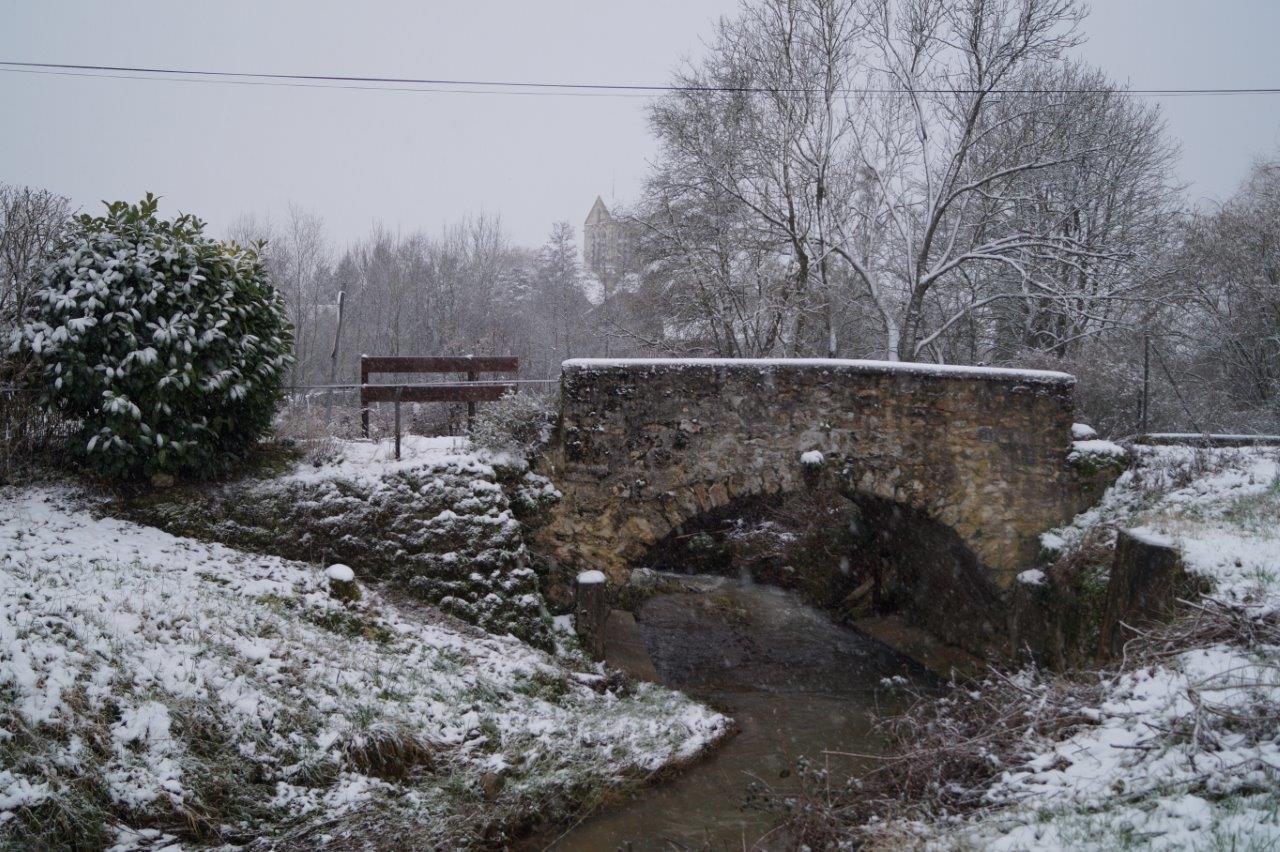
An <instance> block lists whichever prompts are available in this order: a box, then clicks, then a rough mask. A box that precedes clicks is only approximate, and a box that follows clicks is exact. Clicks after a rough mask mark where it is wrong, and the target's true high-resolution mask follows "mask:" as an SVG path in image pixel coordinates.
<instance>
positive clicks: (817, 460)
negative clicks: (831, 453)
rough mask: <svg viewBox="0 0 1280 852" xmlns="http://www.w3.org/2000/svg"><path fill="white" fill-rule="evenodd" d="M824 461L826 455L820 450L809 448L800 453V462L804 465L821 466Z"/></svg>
mask: <svg viewBox="0 0 1280 852" xmlns="http://www.w3.org/2000/svg"><path fill="white" fill-rule="evenodd" d="M825 461H826V457H825V456H823V455H822V451H821V450H809V451H807V452H803V453H801V454H800V464H802V465H805V466H806V467H822V464H823V462H825Z"/></svg>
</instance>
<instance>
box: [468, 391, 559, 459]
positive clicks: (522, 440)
mask: <svg viewBox="0 0 1280 852" xmlns="http://www.w3.org/2000/svg"><path fill="white" fill-rule="evenodd" d="M554 417H555V409H554V405H553V401H552V398H551V397H549V396H545V395H542V394H537V393H530V392H525V393H507V394H505V395H504V396H503V397H502V398H501V399H499V400H497V401H496V402H492V403H489V404H488V405H484V406H481V407H480V408H479V410H478V411H477V412H476V417H475V422H474V423H472V425H471V429H470V436H471V440H472V442H473V443H475V445H476V446H477V447H481V448H482V449H486V450H489V451H491V452H494V453H510V454H511V455H514V456H521V457H528V456H529V455H530V454H531V453H533V452H534V451H535V449H536V448H537V447H538V445H539V444H542V443H544V442H545V441H546V440H547V439H548V438H549V437H550V429H551V423H552V421H553V420H554Z"/></svg>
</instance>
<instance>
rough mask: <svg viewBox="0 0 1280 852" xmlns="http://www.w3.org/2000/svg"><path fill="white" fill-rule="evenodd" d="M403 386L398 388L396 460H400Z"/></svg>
mask: <svg viewBox="0 0 1280 852" xmlns="http://www.w3.org/2000/svg"><path fill="white" fill-rule="evenodd" d="M401 390H402V388H396V461H400V392H401Z"/></svg>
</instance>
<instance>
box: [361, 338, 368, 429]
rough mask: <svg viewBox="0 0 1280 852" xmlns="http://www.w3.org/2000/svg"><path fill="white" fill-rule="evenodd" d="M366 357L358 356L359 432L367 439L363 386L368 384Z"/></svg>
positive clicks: (365, 404) (366, 408)
mask: <svg viewBox="0 0 1280 852" xmlns="http://www.w3.org/2000/svg"><path fill="white" fill-rule="evenodd" d="M367 357H368V356H367V355H361V356H360V431H361V432H362V433H363V434H364V436H365V437H366V438H368V437H369V403H367V402H365V400H364V386H365V385H367V384H369V362H368V361H366V360H365V359H366V358H367Z"/></svg>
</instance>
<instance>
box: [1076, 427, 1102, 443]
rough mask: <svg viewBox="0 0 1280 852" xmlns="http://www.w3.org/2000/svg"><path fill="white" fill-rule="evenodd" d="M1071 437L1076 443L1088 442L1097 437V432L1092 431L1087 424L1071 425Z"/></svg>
mask: <svg viewBox="0 0 1280 852" xmlns="http://www.w3.org/2000/svg"><path fill="white" fill-rule="evenodd" d="M1071 437H1072V438H1075V439H1076V440H1077V441H1089V440H1092V439H1094V438H1096V437H1098V430H1096V429H1094V428H1093V427H1092V426H1090V425H1089V424H1088V423H1072V424H1071Z"/></svg>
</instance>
